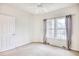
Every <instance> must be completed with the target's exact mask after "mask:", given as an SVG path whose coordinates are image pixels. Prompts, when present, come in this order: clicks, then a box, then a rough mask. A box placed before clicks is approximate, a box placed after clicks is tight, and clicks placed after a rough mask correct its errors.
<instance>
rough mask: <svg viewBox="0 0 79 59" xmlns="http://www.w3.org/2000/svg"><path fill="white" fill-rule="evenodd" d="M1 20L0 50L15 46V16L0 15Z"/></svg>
mask: <svg viewBox="0 0 79 59" xmlns="http://www.w3.org/2000/svg"><path fill="white" fill-rule="evenodd" d="M0 21H1V27H2V28H1V31H2V34H1V36H2V38H1V50H2V51H5V50H9V49H13V48H15V18H14V17H12V16H7V15H0Z"/></svg>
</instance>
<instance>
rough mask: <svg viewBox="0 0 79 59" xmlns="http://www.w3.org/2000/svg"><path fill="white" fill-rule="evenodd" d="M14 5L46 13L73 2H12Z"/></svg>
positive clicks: (31, 11)
mask: <svg viewBox="0 0 79 59" xmlns="http://www.w3.org/2000/svg"><path fill="white" fill-rule="evenodd" d="M9 5H12V6H14V7H17V8H19V9H21V10H24V11H27V12H29V13H32V14H44V13H48V12H51V11H54V10H57V9H60V8H65V7H68V6H71V5H74V4H73V3H11V4H9Z"/></svg>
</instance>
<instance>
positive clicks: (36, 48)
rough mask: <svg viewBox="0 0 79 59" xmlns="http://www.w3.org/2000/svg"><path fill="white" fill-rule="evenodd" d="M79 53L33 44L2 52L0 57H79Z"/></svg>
mask: <svg viewBox="0 0 79 59" xmlns="http://www.w3.org/2000/svg"><path fill="white" fill-rule="evenodd" d="M78 55H79V52H73V51H68V50H65V49H62V48H58V47H53V46H50V45H44V44H41V43H31V44H28V45H24V46H21V47H18V48H16V49H13V50H9V51H5V52H1V53H0V56H78Z"/></svg>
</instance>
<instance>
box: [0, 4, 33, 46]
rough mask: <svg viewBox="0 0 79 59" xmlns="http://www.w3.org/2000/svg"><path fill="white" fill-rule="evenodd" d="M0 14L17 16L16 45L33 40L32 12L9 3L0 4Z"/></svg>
mask: <svg viewBox="0 0 79 59" xmlns="http://www.w3.org/2000/svg"><path fill="white" fill-rule="evenodd" d="M0 14H4V15H5V14H6V15H10V16H14V17H15V22H16V23H15V25H16V26H15V27H16V28H15V30H16V33H15V34H16V47H17V46H21V45H24V44H27V43H30V42H31V41H32V40H31V39H32V29H31V27H32V26H31V25H32V20H33V19H32V17H33V16H32V14H29V13H28V12H25V11H22V10H20V9H17V8H15V7H13V6H10V5H7V4H2V5H0Z"/></svg>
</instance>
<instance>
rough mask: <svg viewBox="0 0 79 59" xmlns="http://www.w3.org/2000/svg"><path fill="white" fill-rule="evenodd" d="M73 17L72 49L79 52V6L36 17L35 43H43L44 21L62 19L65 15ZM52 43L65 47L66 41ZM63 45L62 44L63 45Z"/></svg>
mask: <svg viewBox="0 0 79 59" xmlns="http://www.w3.org/2000/svg"><path fill="white" fill-rule="evenodd" d="M69 14H71V15H73V16H72V18H73V29H72V31H73V32H72V49H73V50H78V51H79V6H78V5H75V6H71V7H66V8H62V9H59V10H56V11H52V12H49V13H46V14H42V15H36V16H35V17H34V18H35V19H34V37H33V41H34V42H39V41H40V42H42V41H43V19H46V18H52V17H60V16H65V15H69ZM50 43H54V44H56V45H60V46H63V44H64V41H52V40H50ZM61 43H62V44H61Z"/></svg>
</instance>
